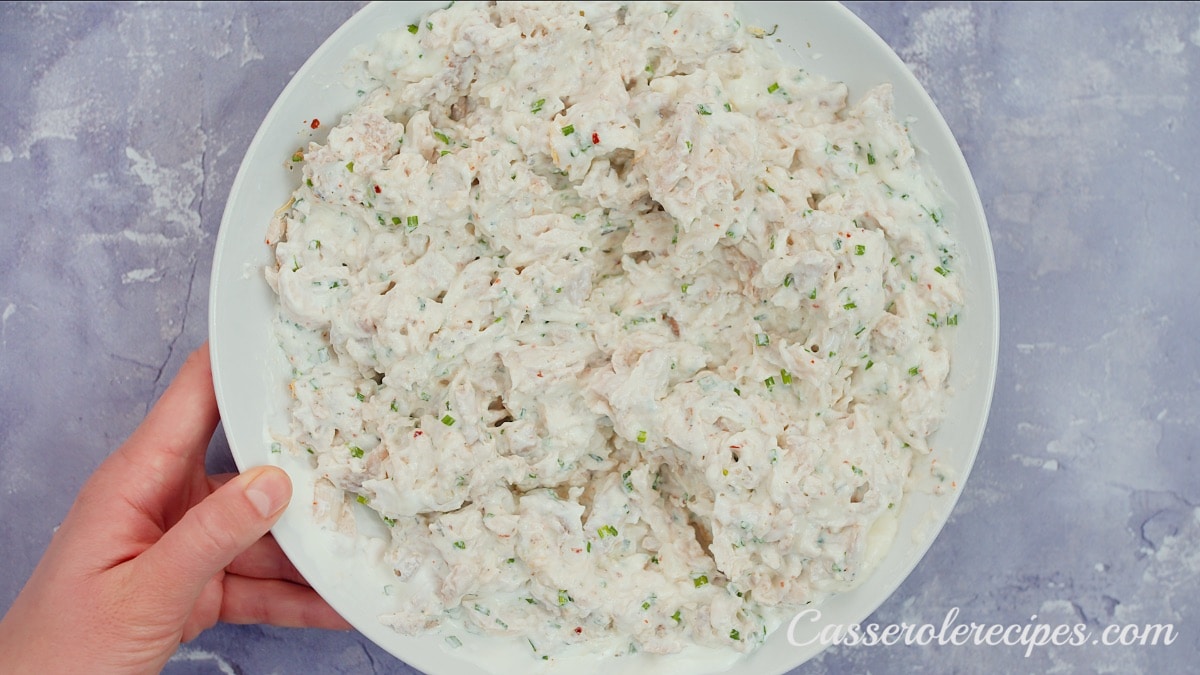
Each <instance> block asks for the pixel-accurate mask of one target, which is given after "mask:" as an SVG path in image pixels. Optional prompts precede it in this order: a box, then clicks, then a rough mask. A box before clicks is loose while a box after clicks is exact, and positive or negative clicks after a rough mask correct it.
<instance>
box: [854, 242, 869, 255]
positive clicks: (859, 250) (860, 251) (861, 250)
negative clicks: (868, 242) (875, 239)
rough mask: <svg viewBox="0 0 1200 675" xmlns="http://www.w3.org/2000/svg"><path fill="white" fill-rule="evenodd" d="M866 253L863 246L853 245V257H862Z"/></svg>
mask: <svg viewBox="0 0 1200 675" xmlns="http://www.w3.org/2000/svg"><path fill="white" fill-rule="evenodd" d="M866 252H867V247H866V246H863V245H862V244H855V245H854V255H863V254H864V253H866Z"/></svg>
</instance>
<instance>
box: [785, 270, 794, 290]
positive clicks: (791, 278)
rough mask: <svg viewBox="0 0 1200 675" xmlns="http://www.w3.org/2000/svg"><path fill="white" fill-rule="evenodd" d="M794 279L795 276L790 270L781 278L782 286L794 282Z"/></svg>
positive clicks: (788, 285) (786, 286) (787, 285)
mask: <svg viewBox="0 0 1200 675" xmlns="http://www.w3.org/2000/svg"><path fill="white" fill-rule="evenodd" d="M795 281H796V277H795V276H794V275H793V274H792V273H791V272H788V275H787V276H786V277H784V278H783V287H784V288H788V287H790V286H791V285H792V284H793V283H795Z"/></svg>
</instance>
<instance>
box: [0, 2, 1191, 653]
mask: <svg viewBox="0 0 1200 675" xmlns="http://www.w3.org/2000/svg"><path fill="white" fill-rule="evenodd" d="M848 4H849V7H850V8H851V9H852V10H853V11H854V12H855V13H857V14H858V15H859V16H861V17H862V18H863V19H864V20H865V21H866V22H867V23H868V24H869V25H871V26H872V27H873V28H874V29H875V30H876V31H877V32H879V33H880V35H882V37H883V38H884V39H885V40H886V41H887V42H888V43H889V44H890V45H891V46H892V47H893V48H894V49H895V50H896V51H897V53H899V54H900V56H901V57H902V58H903V59H904V60H905V62H906V63H907V64H909V66H910V67H911V68H912V69H913V71H914V72H915V73H916V75H917V76H918V78H919V79H920V80H921V82H922V83H923V84H924V85H925V87H926V88H927V89H928V90H929V92H930V94H931V95H932V96H933V98H934V100H935V101H936V102H937V104H938V105H939V107H940V108H941V109H942V111H943V113H944V115H945V117H946V119H947V121H948V122H949V124H950V127H951V128H952V129H953V131H954V133H955V135H956V136H957V138H958V139H959V141H960V143H961V145H962V148H963V151H964V153H965V155H966V158H967V161H968V163H969V164H970V166H971V168H972V170H973V172H974V175H975V179H976V182H977V184H978V186H979V191H980V194H981V196H982V199H983V203H984V206H985V208H986V211H987V214H988V217H989V221H990V225H991V233H992V239H993V242H994V244H995V250H996V263H997V267H998V271H999V279H1000V294H1001V314H1002V317H1001V319H1002V326H1001V346H1000V371H999V377H998V380H997V387H996V395H995V402H994V405H993V408H992V413H991V420H990V423H989V426H988V430H987V434H986V437H985V439H984V442H983V446H982V448H981V450H980V454H979V459H978V463H977V464H976V467H975V471H974V473H973V474H972V475H971V477H970V480H969V481H968V482H967V484H966V486H965V489H964V491H963V494H962V499H961V501H960V502H959V505H958V507H957V509H956V511H955V513H954V515H953V517H952V518H951V520H950V522H949V524H948V525H947V527H946V529H945V530H944V531H943V533H942V535H941V536H940V538H939V539H938V540H937V542H936V543H935V544H934V546H933V548H932V550H931V551H930V552H929V554H928V556H927V557H926V558H925V559H924V561H923V562H922V564H921V565H920V566H919V567H918V568H917V570H916V571H915V572H914V573H913V574H912V576H911V577H910V578H909V579H908V580H907V581H906V582H905V583H904V585H903V586H901V587H900V589H899V590H898V591H897V592H896V594H895V595H894V596H893V597H892V598H891V599H890V600H889V601H887V602H886V603H885V604H884V605H883V606H882V607H881V608H880V609H879V611H878V612H877V613H876V614H875V616H874V617H873V620H876V621H879V622H881V623H898V622H901V621H907V622H917V623H923V622H933V623H940V622H941V620H942V619H943V617H944V616H945V615H946V613H947V611H949V610H950V609H951V608H954V607H957V608H959V609H960V610H961V614H960V617H959V621H962V622H978V623H983V624H1013V623H1019V624H1024V623H1029V622H1030V617H1031V615H1037V619H1036V620H1035V621H1034V622H1035V623H1036V622H1046V623H1049V624H1060V623H1065V624H1074V623H1084V624H1086V625H1087V626H1088V627H1089V629H1091V630H1093V631H1096V632H1097V633H1098V632H1099V631H1100V630H1102V629H1103V628H1104V627H1105V626H1107V625H1109V624H1147V623H1171V624H1173V625H1174V627H1175V630H1176V631H1177V632H1178V633H1179V635H1180V637H1179V639H1178V640H1177V641H1176V642H1175V643H1174V644H1173V645H1171V646H1100V645H1092V644H1087V645H1083V646H1078V647H1070V646H1060V647H1051V646H1046V647H1040V648H1035V649H1033V650H1032V654H1031V655H1029V656H1026V655H1025V649H1024V648H1023V647H1016V646H941V647H937V646H934V647H915V646H891V647H886V646H877V647H870V648H866V647H838V648H833V649H830V650H828V651H826V652H825V653H824V654H823V655H822V656H820V657H818V658H817V659H815V660H813V661H811V662H809V663H808V664H806V665H805V666H803V667H802V668H800V669H799V671H798V672H802V673H827V672H829V673H834V672H913V671H929V672H993V671H994V672H1062V673H1072V672H1106V671H1118V672H1138V671H1141V672H1155V673H1158V672H1183V671H1185V670H1189V669H1190V666H1188V665H1187V664H1194V663H1196V662H1198V661H1200V653H1198V651H1200V649H1198V647H1197V645H1198V644H1200V635H1198V633H1200V607H1198V606H1197V605H1198V602H1200V575H1198V574H1197V572H1198V571H1200V510H1197V505H1200V477H1198V476H1197V460H1198V459H1200V458H1198V455H1197V438H1198V437H1200V417H1198V415H1197V409H1198V408H1200V338H1198V337H1197V336H1198V335H1200V312H1198V311H1197V308H1198V304H1200V303H1198V302H1197V299H1196V298H1197V294H1198V292H1200V271H1198V270H1200V266H1198V265H1197V264H1196V261H1197V259H1198V258H1200V223H1198V222H1197V215H1196V213H1197V209H1198V208H1200V204H1198V203H1197V200H1196V199H1195V198H1193V196H1192V194H1193V192H1194V191H1197V183H1198V182H1200V163H1198V162H1197V161H1196V152H1195V148H1196V147H1197V146H1198V145H1200V115H1197V114H1196V112H1195V111H1196V110H1197V109H1200V94H1198V92H1197V91H1195V89H1196V88H1197V87H1195V86H1194V85H1195V84H1197V83H1198V82H1200V81H1198V80H1197V77H1198V75H1200V5H1196V4H1176V3H1145V4H1142V3H1136V4H1135V3H1129V4H1053V3H1038V4H985V5H975V4H968V3H958V2H954V3H933V4H930V3H912V4H868V3H860V2H852V3H848ZM356 6H357V5H356V4H340V3H329V4H325V3H323V4H303V5H301V4H260V3H255V4H250V3H245V4H242V3H233V4H224V3H222V4H195V3H188V4H184V3H171V4H155V3H150V4H138V5H133V4H119V3H89V4H57V3H55V4H23V3H22V4H15V3H5V4H2V5H0V64H2V65H0V185H4V186H6V187H4V188H3V189H2V190H0V232H2V234H3V236H2V238H0V247H2V248H3V249H4V252H3V254H2V257H3V262H0V382H2V383H3V385H2V386H0V608H6V607H7V606H8V605H9V604H10V603H11V602H12V599H13V598H14V597H15V596H16V594H17V592H18V590H19V589H20V587H21V585H22V583H23V582H24V580H25V578H26V577H27V575H28V574H29V573H30V571H31V570H32V569H33V566H34V565H35V563H36V562H37V559H38V557H39V556H40V554H41V552H42V550H43V548H44V547H45V545H46V543H47V541H48V539H49V537H50V535H51V532H52V530H53V528H54V527H55V525H56V524H57V523H58V522H59V520H60V519H61V518H62V516H63V515H64V514H65V512H66V510H67V508H68V505H69V503H70V501H71V499H72V496H73V495H74V493H75V491H76V490H77V489H78V488H79V486H80V484H81V483H82V482H83V480H84V479H85V478H86V477H87V475H88V474H89V472H90V471H91V470H92V469H93V468H94V467H95V466H96V465H97V464H98V463H99V462H100V461H101V459H102V458H103V457H104V456H105V455H106V454H107V453H108V452H109V451H110V450H111V449H112V448H113V447H115V446H116V445H117V444H119V443H120V442H121V440H122V439H124V437H125V436H126V435H127V434H128V433H129V432H130V431H131V430H132V429H133V428H134V427H135V426H136V425H137V423H138V422H139V420H140V419H141V418H142V416H143V415H144V414H145V412H146V410H147V408H148V406H149V405H150V404H151V402H152V401H153V400H154V399H155V398H156V396H157V395H158V394H160V393H161V391H162V390H163V388H164V386H165V385H166V383H167V382H168V381H169V379H170V377H171V376H172V375H173V374H174V373H175V371H176V370H177V369H178V367H179V365H180V363H181V362H182V359H183V358H184V357H185V356H186V354H187V353H188V352H189V351H190V350H191V349H193V348H195V347H196V346H198V345H199V344H200V343H201V342H202V341H203V340H204V339H205V335H206V332H207V322H206V308H207V302H208V281H209V267H210V264H211V258H212V252H213V245H214V242H215V239H216V233H217V228H218V225H219V222H220V217H221V211H222V209H223V207H224V202H225V198H226V196H227V194H228V191H229V188H230V184H231V183H232V181H233V177H234V175H235V173H236V171H237V168H238V165H239V162H240V161H241V157H242V154H243V152H244V151H245V149H246V147H247V145H248V143H249V142H250V139H251V137H252V136H253V135H254V133H255V131H256V129H257V127H258V125H259V123H260V122H261V120H262V118H263V116H264V114H265V113H266V112H267V110H268V108H269V107H270V105H271V104H272V102H273V101H274V99H275V97H276V96H277V95H278V93H279V92H280V90H281V89H282V88H283V86H284V85H285V84H286V83H287V82H288V79H289V78H290V77H291V75H292V74H293V73H294V72H295V70H296V69H297V68H298V67H299V66H300V64H301V63H303V61H304V59H305V58H307V56H308V55H309V54H310V53H311V52H312V51H313V50H314V49H315V48H316V47H317V46H318V45H319V44H320V43H321V42H322V41H323V40H324V39H325V37H326V36H328V35H329V34H330V33H331V32H332V31H333V30H334V29H335V28H336V27H337V26H338V25H339V24H340V23H341V22H342V21H343V20H345V19H346V18H347V17H348V16H349V15H350V14H351V13H352V12H353V11H354V9H355V8H356ZM210 466H211V467H212V468H214V469H216V468H222V467H229V466H231V462H230V460H229V458H228V450H227V446H226V445H225V443H224V440H223V439H222V438H221V437H220V436H219V435H218V438H217V439H215V440H214V443H213V448H212V451H211V453H210ZM0 670H2V667H0ZM166 671H167V672H168V673H173V674H176V675H179V674H190V673H242V674H243V675H251V674H257V673H299V672H322V673H324V672H346V673H364V672H383V673H407V672H412V671H411V669H409V668H408V667H406V666H405V665H404V664H402V663H400V662H399V661H397V660H395V659H394V658H392V657H391V656H389V655H388V654H386V653H385V652H384V651H382V650H381V649H379V648H377V647H375V646H373V645H372V644H370V643H369V642H368V641H367V640H366V639H365V638H363V637H361V636H360V635H358V634H356V633H348V634H336V633H323V632H319V631H304V630H284V629H275V628H269V627H253V626H252V627H244V626H219V627H217V628H215V629H213V630H211V631H209V632H207V633H205V634H203V635H202V636H200V638H198V639H197V640H195V641H194V642H192V643H190V644H188V645H186V646H185V647H183V648H182V649H181V650H180V651H179V653H178V654H177V656H176V658H175V659H174V660H173V661H172V662H171V663H170V664H169V665H168V667H167V669H166Z"/></svg>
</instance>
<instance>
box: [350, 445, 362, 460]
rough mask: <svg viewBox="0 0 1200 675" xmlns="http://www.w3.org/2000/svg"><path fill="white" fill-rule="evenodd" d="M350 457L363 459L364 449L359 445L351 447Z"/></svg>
mask: <svg viewBox="0 0 1200 675" xmlns="http://www.w3.org/2000/svg"><path fill="white" fill-rule="evenodd" d="M350 456H351V457H353V458H355V459H362V456H363V449H362V448H360V447H358V446H357V445H352V446H350Z"/></svg>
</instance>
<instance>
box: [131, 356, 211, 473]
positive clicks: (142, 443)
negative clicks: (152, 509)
mask: <svg viewBox="0 0 1200 675" xmlns="http://www.w3.org/2000/svg"><path fill="white" fill-rule="evenodd" d="M219 420H220V415H219V413H218V412H217V398H216V394H215V393H213V381H212V369H211V367H210V365H209V360H208V345H207V344H204V345H201V346H200V348H199V349H197V350H196V351H194V352H192V353H191V354H190V355H189V356H188V358H187V360H186V361H184V363H183V366H182V367H181V368H180V369H179V373H178V374H177V375H176V376H175V379H174V380H172V381H171V385H170V386H169V387H167V390H166V391H165V392H163V395H162V397H161V398H159V399H158V402H157V403H155V404H154V407H153V408H152V409H151V410H150V413H149V414H148V415H147V416H146V420H145V421H144V422H142V424H141V426H139V427H138V428H137V430H136V431H134V433H133V435H132V436H130V437H129V440H128V441H126V442H125V444H124V445H123V446H121V448H120V449H119V450H118V451H117V454H119V455H123V456H124V457H125V458H126V459H128V460H130V462H131V463H132V464H135V465H138V466H144V467H148V468H152V469H153V474H154V475H158V476H161V478H162V481H161V482H162V483H163V484H166V485H174V484H176V483H177V482H179V481H182V480H183V479H184V478H185V477H187V476H190V475H191V474H192V473H194V472H195V469H196V467H197V466H200V465H202V464H203V462H204V455H205V451H206V450H207V449H208V442H209V440H210V439H211V438H212V435H213V431H215V430H216V428H217V422H218V421H219Z"/></svg>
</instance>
